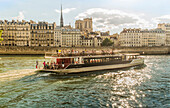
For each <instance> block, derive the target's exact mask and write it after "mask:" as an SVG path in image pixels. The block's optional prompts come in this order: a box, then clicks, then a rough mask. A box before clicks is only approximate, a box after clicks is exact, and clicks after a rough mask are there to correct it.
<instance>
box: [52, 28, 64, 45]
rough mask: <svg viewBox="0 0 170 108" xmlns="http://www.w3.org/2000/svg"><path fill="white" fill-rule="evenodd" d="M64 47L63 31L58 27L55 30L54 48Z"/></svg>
mask: <svg viewBox="0 0 170 108" xmlns="http://www.w3.org/2000/svg"><path fill="white" fill-rule="evenodd" d="M61 45H62V30H61V28H60V27H59V26H57V27H56V28H55V30H54V46H55V47H61Z"/></svg>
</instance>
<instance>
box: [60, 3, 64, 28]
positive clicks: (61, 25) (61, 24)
mask: <svg viewBox="0 0 170 108" xmlns="http://www.w3.org/2000/svg"><path fill="white" fill-rule="evenodd" d="M60 27H64V22H63V12H62V5H61V18H60Z"/></svg>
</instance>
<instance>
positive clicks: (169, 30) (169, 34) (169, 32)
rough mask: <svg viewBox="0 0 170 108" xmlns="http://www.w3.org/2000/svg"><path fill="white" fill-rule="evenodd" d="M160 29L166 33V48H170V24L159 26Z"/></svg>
mask: <svg viewBox="0 0 170 108" xmlns="http://www.w3.org/2000/svg"><path fill="white" fill-rule="evenodd" d="M158 28H160V29H162V30H164V31H165V32H166V40H165V46H170V24H165V23H163V24H158Z"/></svg>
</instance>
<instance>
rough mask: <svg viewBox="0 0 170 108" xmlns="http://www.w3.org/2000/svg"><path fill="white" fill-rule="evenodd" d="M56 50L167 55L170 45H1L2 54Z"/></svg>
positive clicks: (43, 52)
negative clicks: (66, 46)
mask: <svg viewBox="0 0 170 108" xmlns="http://www.w3.org/2000/svg"><path fill="white" fill-rule="evenodd" d="M56 50H62V51H63V50H70V51H71V50H74V51H75V50H76V51H77V50H78V51H80V52H82V51H92V50H95V51H101V50H105V51H107V50H109V51H112V50H113V51H114V52H122V53H140V54H142V55H157V54H158V55H165V54H170V47H116V48H113V47H98V48H94V47H93V48H89V47H87V48H85V47H79V48H69V47H68V48H58V47H16V46H11V47H9V46H8V47H7V46H0V55H44V54H45V52H56Z"/></svg>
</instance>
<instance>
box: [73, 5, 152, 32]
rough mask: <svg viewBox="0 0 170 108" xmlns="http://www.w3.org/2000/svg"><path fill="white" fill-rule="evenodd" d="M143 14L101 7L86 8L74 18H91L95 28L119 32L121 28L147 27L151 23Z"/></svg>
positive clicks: (150, 25)
mask: <svg viewBox="0 0 170 108" xmlns="http://www.w3.org/2000/svg"><path fill="white" fill-rule="evenodd" d="M143 16H145V15H144V14H134V13H128V12H124V11H121V10H115V9H112V10H109V9H103V8H92V9H88V10H86V11H85V12H83V13H80V14H79V15H78V16H76V17H75V19H83V18H89V17H91V18H93V23H94V25H93V27H94V29H95V30H101V31H107V30H110V31H113V32H120V31H121V30H122V29H123V28H147V27H149V28H150V27H153V24H152V23H150V22H149V21H147V20H145V19H144V18H142V17H143Z"/></svg>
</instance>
